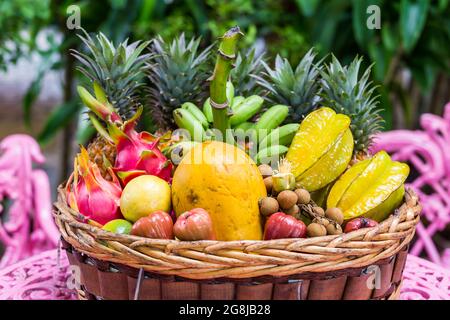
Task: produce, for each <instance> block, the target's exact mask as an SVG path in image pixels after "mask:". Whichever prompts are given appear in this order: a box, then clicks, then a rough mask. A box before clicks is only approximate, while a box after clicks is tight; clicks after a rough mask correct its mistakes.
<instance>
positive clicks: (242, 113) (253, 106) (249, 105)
mask: <svg viewBox="0 0 450 320" xmlns="http://www.w3.org/2000/svg"><path fill="white" fill-rule="evenodd" d="M263 102H264V99H263V98H261V97H260V96H257V95H253V96H250V97H248V98H246V99H245V100H244V101H243V102H242V103H241V104H239V105H238V106H237V107H236V110H234V111H233V113H234V114H233V115H232V116H231V117H230V124H231V126H237V125H238V124H241V123H242V122H245V121H247V120H248V119H250V118H251V117H253V116H254V115H255V114H257V113H258V112H259V110H261V107H262V105H263Z"/></svg>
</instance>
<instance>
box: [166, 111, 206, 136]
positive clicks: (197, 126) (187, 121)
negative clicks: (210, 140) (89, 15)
mask: <svg viewBox="0 0 450 320" xmlns="http://www.w3.org/2000/svg"><path fill="white" fill-rule="evenodd" d="M173 118H174V120H175V123H176V124H177V126H178V127H180V128H183V129H186V130H187V131H188V132H189V134H190V135H191V140H193V141H202V140H203V137H204V135H205V130H204V129H203V126H202V124H201V123H200V121H198V120H197V119H196V118H195V117H194V116H193V115H192V114H191V113H190V112H189V111H187V110H186V109H182V108H178V109H175V110H174V111H173Z"/></svg>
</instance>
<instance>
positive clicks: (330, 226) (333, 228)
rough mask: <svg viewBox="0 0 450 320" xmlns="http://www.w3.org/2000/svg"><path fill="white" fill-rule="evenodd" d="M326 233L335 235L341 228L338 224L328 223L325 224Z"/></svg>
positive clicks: (339, 232) (340, 231)
mask: <svg viewBox="0 0 450 320" xmlns="http://www.w3.org/2000/svg"><path fill="white" fill-rule="evenodd" d="M326 229H327V234H329V235H336V234H341V233H342V228H341V226H340V225H339V224H334V223H330V224H328V225H327V226H326Z"/></svg>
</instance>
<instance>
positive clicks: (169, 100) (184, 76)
mask: <svg viewBox="0 0 450 320" xmlns="http://www.w3.org/2000/svg"><path fill="white" fill-rule="evenodd" d="M200 40H201V39H200V38H192V39H190V40H189V41H187V40H186V38H185V36H184V34H181V35H180V36H179V37H178V38H176V39H174V40H173V41H172V42H170V43H167V42H165V41H164V39H163V38H161V37H160V36H158V37H156V38H155V39H153V41H152V45H151V50H152V52H153V54H154V56H153V58H152V63H151V64H150V65H149V70H148V73H147V75H148V78H149V80H150V86H149V88H148V99H149V103H150V107H151V109H152V117H153V119H154V120H155V122H156V124H157V125H158V126H159V127H161V128H166V129H169V128H175V122H174V120H173V117H172V111H173V110H174V109H176V108H178V107H180V106H181V105H182V104H183V103H184V102H192V103H194V104H196V105H197V106H201V104H202V103H203V101H204V99H205V97H206V96H207V94H208V93H207V92H208V90H207V85H206V80H207V78H208V76H209V73H208V72H207V71H208V70H209V69H210V66H209V64H208V63H207V61H208V59H210V51H211V47H212V46H209V47H207V48H206V49H204V50H201V48H200Z"/></svg>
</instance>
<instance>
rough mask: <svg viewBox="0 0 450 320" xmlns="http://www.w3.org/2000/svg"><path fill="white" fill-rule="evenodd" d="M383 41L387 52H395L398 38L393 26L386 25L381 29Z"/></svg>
mask: <svg viewBox="0 0 450 320" xmlns="http://www.w3.org/2000/svg"><path fill="white" fill-rule="evenodd" d="M381 39H382V41H383V45H384V47H385V48H386V50H388V51H390V52H394V51H395V50H396V49H397V47H398V37H397V34H396V33H395V32H393V30H392V27H391V25H389V24H387V23H385V24H383V27H382V28H381Z"/></svg>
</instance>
